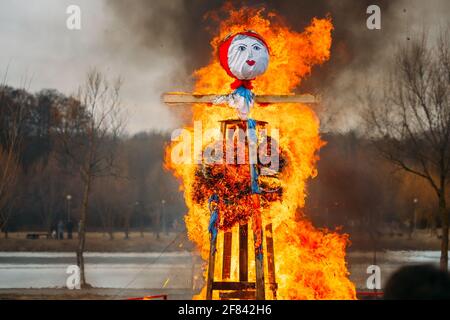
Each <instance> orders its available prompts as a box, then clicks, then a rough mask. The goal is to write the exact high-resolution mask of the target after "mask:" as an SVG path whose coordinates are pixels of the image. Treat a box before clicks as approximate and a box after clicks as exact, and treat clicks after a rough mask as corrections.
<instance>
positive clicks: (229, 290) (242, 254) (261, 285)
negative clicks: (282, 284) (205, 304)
mask: <svg viewBox="0 0 450 320" xmlns="http://www.w3.org/2000/svg"><path fill="white" fill-rule="evenodd" d="M265 231H266V252H267V270H268V280H269V288H270V290H271V291H272V295H273V298H274V299H276V297H277V283H276V280H275V260H274V249H273V238H272V224H268V225H267V226H266V228H265ZM261 233H262V230H261ZM223 236H224V241H223V250H222V281H215V280H214V271H215V261H216V254H217V247H216V245H217V237H216V238H215V239H212V238H211V242H210V252H209V265H208V279H207V285H206V299H207V300H211V299H212V297H213V291H215V290H217V291H220V293H219V298H220V299H224V300H226V299H256V300H264V299H265V298H266V295H265V281H264V256H263V257H262V259H258V258H257V255H258V253H257V252H256V250H255V269H256V270H255V271H256V281H255V282H249V281H248V224H243V225H240V226H239V281H234V282H232V281H229V280H230V276H231V275H230V273H231V272H230V271H231V245H232V241H233V234H232V232H231V231H226V232H224V234H223ZM254 236H255V237H256V235H254ZM261 236H262V234H261Z"/></svg>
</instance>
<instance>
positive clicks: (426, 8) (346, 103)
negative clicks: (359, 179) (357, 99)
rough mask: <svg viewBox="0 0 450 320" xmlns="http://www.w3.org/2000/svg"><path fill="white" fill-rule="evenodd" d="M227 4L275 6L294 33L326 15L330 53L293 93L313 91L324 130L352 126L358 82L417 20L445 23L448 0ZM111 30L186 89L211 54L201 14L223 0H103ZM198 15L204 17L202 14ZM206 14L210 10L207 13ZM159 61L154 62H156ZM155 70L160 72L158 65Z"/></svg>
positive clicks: (170, 83) (173, 85)
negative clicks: (320, 103)
mask: <svg viewBox="0 0 450 320" xmlns="http://www.w3.org/2000/svg"><path fill="white" fill-rule="evenodd" d="M229 3H230V4H232V5H233V6H234V7H237V8H239V7H241V6H243V5H245V6H256V7H264V8H265V9H266V11H267V12H269V11H275V12H277V13H278V14H279V15H280V16H281V17H283V18H284V19H285V21H286V23H287V24H288V25H289V26H290V27H291V28H292V29H294V30H296V31H300V32H301V31H302V30H303V29H304V28H305V27H306V26H307V25H308V24H309V23H310V21H311V18H313V17H325V16H326V15H327V14H330V15H331V17H332V19H333V24H334V27H335V29H334V32H333V45H332V52H331V58H330V60H329V61H328V62H326V63H325V64H324V65H322V66H319V67H316V68H314V69H313V71H312V74H311V75H310V77H309V78H308V79H306V80H305V81H303V82H302V85H301V87H300V88H298V91H299V92H313V93H321V94H322V95H323V96H324V107H323V108H320V109H319V110H318V112H319V114H320V116H321V118H322V119H323V122H324V130H337V131H342V130H343V131H346V130H349V129H352V128H354V127H355V126H357V122H358V117H357V116H356V115H355V114H356V113H355V111H357V110H356V109H355V108H356V107H355V106H354V105H353V103H352V101H353V100H352V99H353V97H354V95H355V92H356V91H358V90H362V89H363V86H364V85H366V80H367V79H371V78H376V76H377V75H378V74H379V73H380V72H381V71H382V70H383V68H384V67H385V66H386V64H387V61H388V60H389V58H390V57H392V55H393V53H394V51H395V49H396V47H397V46H398V44H399V43H402V42H404V41H407V38H408V37H411V36H414V33H415V32H416V31H417V29H420V28H421V27H422V26H428V25H433V24H435V23H436V22H439V21H446V20H445V19H446V16H445V15H446V14H447V12H449V9H450V2H448V1H446V0H433V1H428V2H426V3H425V2H424V1H420V0H397V1H388V0H382V1H372V0H362V1H352V0H343V1H327V0H319V1H298V0H290V1H275V0H268V1H264V2H261V1H244V2H242V1H230V2H229ZM371 4H377V5H378V6H379V7H380V8H381V21H382V22H381V24H382V28H381V30H369V29H368V28H367V27H366V19H367V17H368V14H367V13H366V9H367V7H368V6H369V5H371ZM105 5H106V8H107V10H109V12H108V13H112V14H113V17H114V19H115V21H116V23H117V28H118V29H120V30H125V32H126V34H127V37H131V38H132V39H123V33H121V39H118V38H116V39H115V40H116V41H113V42H111V43H112V44H115V45H117V46H118V45H120V44H121V43H122V42H123V40H125V41H126V42H127V44H128V45H129V44H131V45H132V46H134V48H133V50H128V52H134V53H136V52H141V53H142V52H145V53H146V59H137V58H136V56H135V55H134V56H131V57H129V58H130V59H128V61H130V63H134V64H136V68H141V67H142V68H146V67H148V64H151V63H152V57H156V56H158V57H161V56H163V57H167V60H166V62H167V65H165V66H161V65H158V66H155V68H157V70H160V72H161V82H159V84H160V87H159V88H158V89H161V90H163V91H164V90H190V88H191V87H192V78H190V75H191V74H192V72H193V71H194V70H196V69H198V68H199V67H201V66H204V65H205V64H207V63H208V62H209V59H210V58H211V48H210V45H209V42H210V40H211V38H212V36H213V35H214V33H215V31H216V30H217V27H218V26H217V21H216V20H212V19H208V18H207V16H208V15H207V13H211V12H215V14H216V15H217V16H218V17H219V19H220V18H221V17H225V16H226V14H227V12H226V10H221V9H223V6H224V2H223V1H217V0H210V1H202V0H190V1H183V0H174V1H146V0H134V1H123V0H111V1H107V2H106V4H105ZM205 16H206V17H205ZM209 16H210V15H209ZM156 61H161V60H156ZM161 70H162V71H161Z"/></svg>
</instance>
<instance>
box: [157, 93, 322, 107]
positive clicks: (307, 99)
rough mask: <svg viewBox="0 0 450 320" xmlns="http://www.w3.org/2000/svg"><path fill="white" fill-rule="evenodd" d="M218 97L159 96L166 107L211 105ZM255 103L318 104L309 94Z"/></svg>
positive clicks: (258, 98) (266, 98) (261, 97)
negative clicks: (195, 104)
mask: <svg viewBox="0 0 450 320" xmlns="http://www.w3.org/2000/svg"><path fill="white" fill-rule="evenodd" d="M218 96H219V95H216V94H192V93H186V92H166V93H164V94H163V95H162V96H161V99H162V101H163V102H164V103H165V104H168V105H183V104H193V103H207V104H211V103H213V101H214V99H216V98H217V97H218ZM255 102H256V103H269V104H270V103H305V104H315V103H319V102H320V98H319V97H315V96H313V95H311V94H300V95H276V94H271V95H258V96H256V97H255Z"/></svg>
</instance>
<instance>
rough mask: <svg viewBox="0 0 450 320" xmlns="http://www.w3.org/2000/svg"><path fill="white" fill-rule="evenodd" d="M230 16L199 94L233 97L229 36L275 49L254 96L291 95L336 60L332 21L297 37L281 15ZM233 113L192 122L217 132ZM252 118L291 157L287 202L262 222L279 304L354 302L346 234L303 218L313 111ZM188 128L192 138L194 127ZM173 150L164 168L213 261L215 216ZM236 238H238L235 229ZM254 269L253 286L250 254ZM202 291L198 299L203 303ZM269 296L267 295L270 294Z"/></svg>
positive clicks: (196, 116)
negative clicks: (225, 63) (197, 196)
mask: <svg viewBox="0 0 450 320" xmlns="http://www.w3.org/2000/svg"><path fill="white" fill-rule="evenodd" d="M227 9H228V12H229V17H228V18H227V19H225V20H223V21H221V22H220V25H219V33H218V34H217V36H216V37H214V38H213V39H212V41H211V45H212V47H213V49H214V52H213V59H212V61H211V63H210V64H209V65H207V66H206V67H203V68H201V69H200V70H197V71H196V72H195V77H196V79H197V81H196V85H195V92H196V93H198V94H218V93H224V94H225V93H229V92H230V88H229V85H230V83H231V82H232V79H231V78H230V77H229V76H228V75H227V74H226V72H225V71H224V70H223V69H222V68H221V66H220V64H219V62H218V59H217V57H216V55H217V48H218V45H219V44H220V41H221V40H222V39H224V38H225V37H226V36H227V35H229V34H231V33H235V32H239V31H243V30H254V31H256V32H257V33H259V34H260V35H262V36H263V38H264V39H265V40H266V42H267V43H268V45H269V47H270V53H271V56H270V63H269V68H268V70H267V72H266V73H265V74H264V75H262V76H260V77H258V78H256V79H255V80H254V82H253V84H254V92H255V93H256V94H293V90H294V89H295V88H296V87H297V86H298V85H299V84H300V82H301V80H302V79H303V78H304V77H305V76H307V75H308V74H309V73H310V72H311V68H312V67H313V65H315V64H321V63H323V62H325V61H327V60H328V59H329V57H330V47H331V41H332V39H331V32H332V30H333V25H332V22H331V18H329V17H327V18H325V19H317V18H313V19H312V22H311V24H310V25H309V26H308V27H307V28H306V29H305V31H304V32H302V33H298V32H295V31H292V30H290V29H289V28H288V27H287V26H286V25H285V24H284V23H283V22H281V21H280V19H279V17H278V16H277V15H276V14H275V13H272V12H270V13H265V11H264V10H261V9H252V8H242V9H238V10H235V9H233V8H227ZM235 112H236V111H235V110H233V109H232V108H227V107H220V106H207V105H194V107H193V120H194V121H201V123H202V127H203V130H207V129H211V128H217V127H218V126H219V124H218V121H220V120H224V119H230V118H236V113H235ZM250 117H251V118H253V119H257V120H263V121H267V122H268V123H269V128H278V129H279V130H280V138H279V139H280V141H279V145H280V148H281V149H282V150H283V153H284V156H285V157H286V158H287V167H286V168H285V170H284V171H283V173H282V175H281V179H280V180H281V182H280V183H281V186H282V188H283V194H282V198H281V200H278V201H274V202H271V203H270V206H269V207H268V208H265V209H263V211H262V215H263V216H262V217H263V222H267V221H272V223H273V237H274V248H275V266H276V278H277V283H278V298H280V299H355V297H356V292H355V286H354V284H353V283H351V281H350V280H349V279H348V275H349V273H348V270H347V266H346V262H345V248H346V246H347V245H348V243H349V241H348V235H346V234H338V233H337V232H331V231H329V230H322V229H321V230H319V229H316V228H314V227H313V226H312V224H311V223H310V222H309V221H308V220H307V219H306V218H305V217H304V214H303V211H302V208H303V207H304V204H305V198H306V196H307V192H306V182H307V180H308V179H309V178H313V177H315V176H316V175H317V171H316V162H317V160H318V156H317V154H316V153H317V151H318V150H319V148H320V147H321V146H323V145H324V142H323V141H322V140H321V139H320V136H319V121H318V118H317V117H316V115H315V113H314V111H313V110H312V109H310V108H309V107H308V106H306V105H300V104H276V105H269V106H266V107H261V106H255V107H254V108H253V110H252V111H251V114H250ZM186 129H187V130H189V131H192V129H193V128H191V127H190V128H189V127H187V128H186ZM174 146H175V144H172V145H170V146H168V147H167V148H166V161H165V165H166V168H168V169H170V170H172V171H173V172H174V174H175V175H176V176H177V177H178V178H179V179H180V180H181V189H182V190H183V191H184V196H185V201H186V205H187V207H188V209H189V211H188V213H187V215H186V216H185V222H186V226H187V232H188V236H189V238H190V239H191V240H192V241H193V242H194V243H195V244H196V245H197V248H198V249H199V252H200V254H201V256H202V258H203V259H205V260H206V259H207V258H208V254H209V239H210V235H209V233H208V222H209V217H210V213H209V210H208V206H207V204H205V203H202V204H199V203H196V202H195V201H193V194H194V192H195V190H194V188H195V186H196V184H195V179H196V178H195V170H196V166H195V165H193V164H192V165H187V164H174V163H172V162H171V154H172V152H173V149H174ZM232 231H233V238H234V239H237V236H238V235H237V228H236V227H234V228H233V229H232ZM236 242H237V241H233V244H232V252H233V258H232V270H231V271H232V279H237V278H238V268H237V258H236V257H237V256H238V247H237V244H236ZM222 244H223V236H222V237H221V236H220V234H219V237H218V243H217V247H218V248H221V246H222ZM252 253H253V256H252ZM218 260H220V259H218ZM266 268H267V266H266ZM220 269H221V265H220V261H217V263H216V270H217V273H216V277H217V278H218V277H219V276H220V274H219V271H218V270H220ZM249 270H250V271H253V274H250V278H249V280H251V279H252V278H253V279H254V252H253V250H251V248H249ZM266 270H267V269H266ZM266 272H267V271H266ZM266 274H267V273H266ZM204 292H205V290H203V291H202V293H201V294H200V295H199V296H198V298H204ZM269 293H270V290H268V288H266V295H268V294H269ZM269 298H270V296H269Z"/></svg>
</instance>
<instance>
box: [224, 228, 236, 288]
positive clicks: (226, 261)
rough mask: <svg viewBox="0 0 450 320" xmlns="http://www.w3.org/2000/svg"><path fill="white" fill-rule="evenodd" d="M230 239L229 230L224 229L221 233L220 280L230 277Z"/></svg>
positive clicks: (231, 235)
mask: <svg viewBox="0 0 450 320" xmlns="http://www.w3.org/2000/svg"><path fill="white" fill-rule="evenodd" d="M232 239H233V234H232V233H231V231H226V232H225V233H224V234H223V259H222V280H226V279H230V273H231V272H230V270H231V244H232Z"/></svg>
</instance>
